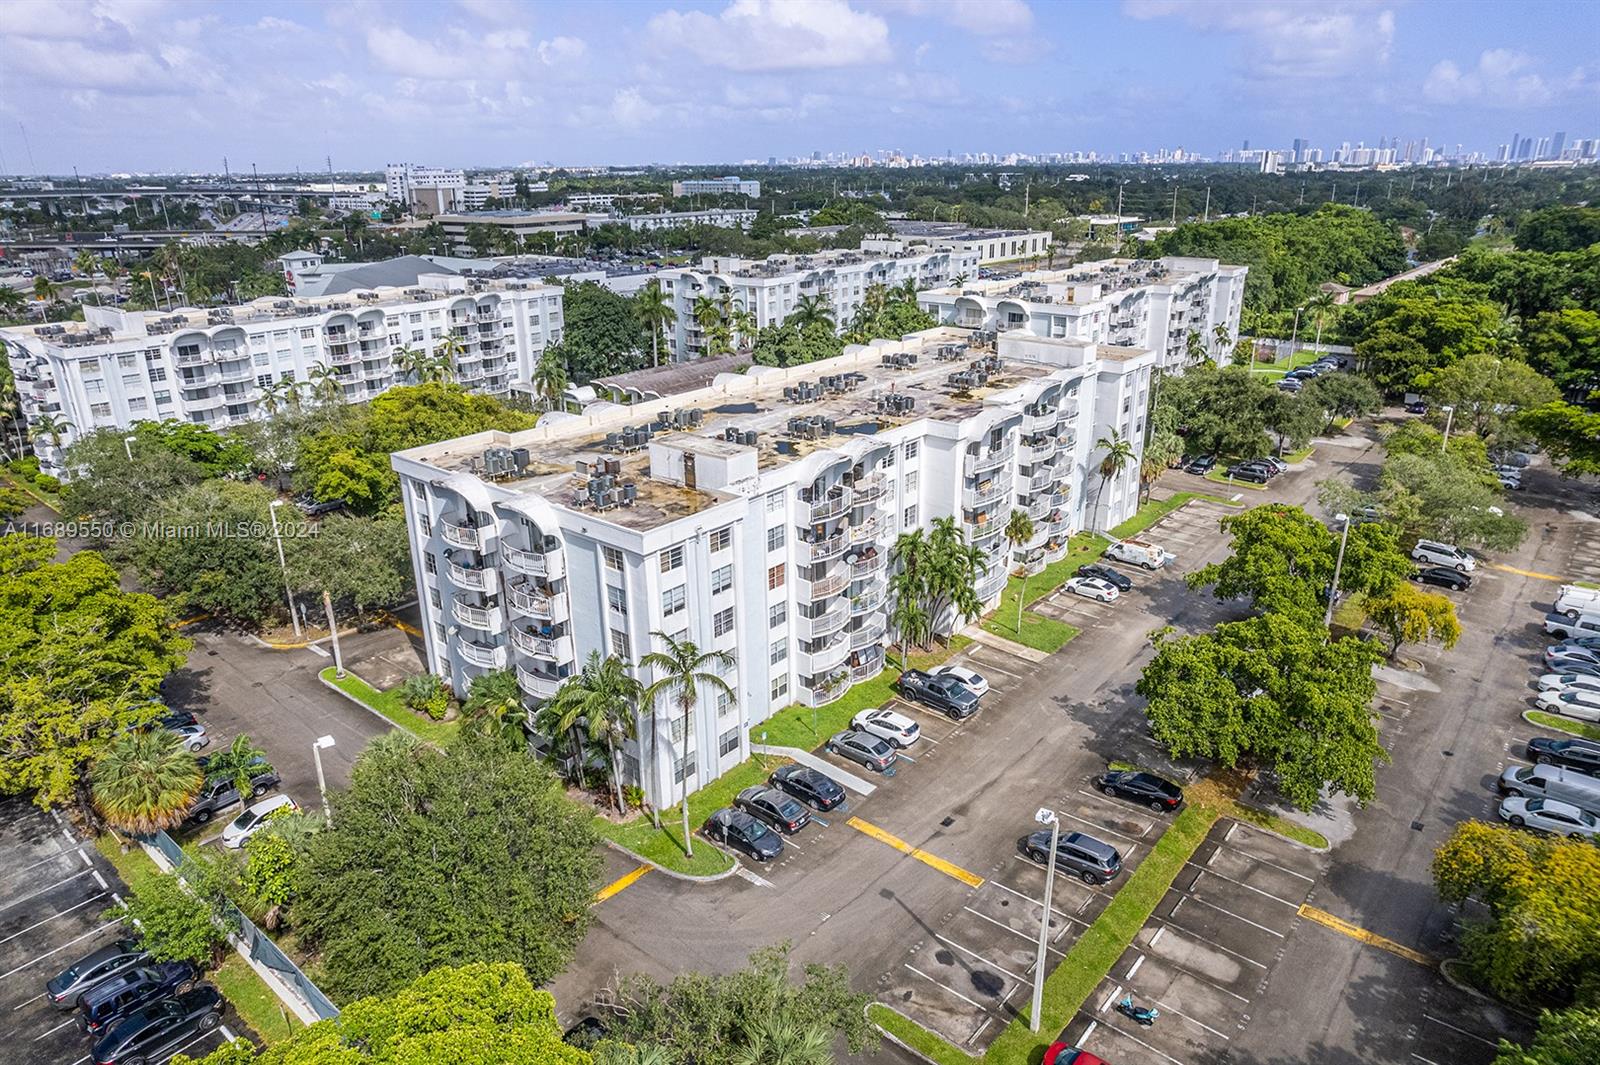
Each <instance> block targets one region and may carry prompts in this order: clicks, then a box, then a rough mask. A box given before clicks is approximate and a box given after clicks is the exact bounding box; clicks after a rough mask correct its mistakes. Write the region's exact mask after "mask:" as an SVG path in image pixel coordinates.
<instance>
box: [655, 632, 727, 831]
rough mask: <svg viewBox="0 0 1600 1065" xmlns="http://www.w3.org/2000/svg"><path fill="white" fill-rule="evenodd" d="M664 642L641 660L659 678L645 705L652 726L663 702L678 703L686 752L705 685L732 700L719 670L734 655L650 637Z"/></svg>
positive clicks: (686, 822)
mask: <svg viewBox="0 0 1600 1065" xmlns="http://www.w3.org/2000/svg"><path fill="white" fill-rule="evenodd" d="M650 635H651V636H654V637H655V638H657V639H659V640H660V641H661V642H662V645H663V647H664V648H665V649H664V650H661V651H651V652H650V653H649V654H647V655H645V656H644V657H643V658H641V659H639V665H640V666H641V667H643V668H645V669H650V670H654V671H655V673H656V679H655V680H653V681H651V682H650V684H649V685H648V686H647V687H646V688H645V689H644V703H645V705H646V706H648V707H649V708H650V713H651V715H652V724H651V727H652V728H654V727H655V725H654V721H653V718H654V715H655V712H656V708H657V705H658V704H659V703H661V702H667V703H669V704H673V703H675V704H676V705H677V707H678V709H679V710H681V711H682V712H683V746H684V749H685V751H687V749H688V746H689V736H690V727H691V724H692V722H691V719H690V715H691V714H692V713H693V712H694V704H695V700H696V698H698V695H699V691H700V688H701V687H702V686H704V687H707V688H710V689H711V690H712V691H714V692H716V693H718V694H719V695H727V696H728V697H729V698H732V697H733V689H732V688H731V687H729V686H728V682H727V681H725V680H723V679H722V674H721V673H719V672H717V670H718V669H726V668H728V667H730V666H732V665H733V663H734V658H733V655H731V654H729V653H728V652H727V651H702V650H700V648H699V647H698V646H696V645H695V643H694V641H692V640H677V639H674V638H673V637H671V636H668V635H667V634H666V633H664V632H652V633H651V634H650ZM684 757H685V759H686V760H685V762H684V767H683V853H684V856H685V857H691V858H692V857H693V856H694V844H693V843H692V842H691V841H690V838H689V765H688V762H687V755H685V756H684Z"/></svg>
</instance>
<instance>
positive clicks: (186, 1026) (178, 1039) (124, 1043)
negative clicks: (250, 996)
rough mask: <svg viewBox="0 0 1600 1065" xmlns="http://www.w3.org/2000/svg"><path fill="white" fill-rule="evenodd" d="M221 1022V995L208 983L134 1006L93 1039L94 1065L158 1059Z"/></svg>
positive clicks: (129, 1063) (125, 1064)
mask: <svg viewBox="0 0 1600 1065" xmlns="http://www.w3.org/2000/svg"><path fill="white" fill-rule="evenodd" d="M221 1023H222V995H221V994H220V993H218V991H217V989H216V988H214V987H212V986H211V985H210V984H201V985H200V986H199V987H197V988H195V989H194V990H192V991H187V992H185V993H184V994H181V995H178V996H176V997H174V998H169V999H164V1000H162V1001H160V1002H156V1003H152V1004H151V1005H148V1006H145V1007H144V1008H143V1009H139V1010H135V1011H134V1012H133V1013H130V1014H128V1015H127V1016H126V1017H124V1018H122V1019H121V1020H119V1021H118V1022H117V1023H116V1024H113V1025H112V1026H111V1029H110V1030H109V1031H107V1032H106V1034H105V1035H103V1036H101V1037H100V1040H99V1041H98V1042H97V1043H95V1045H94V1049H93V1050H92V1051H91V1052H90V1056H91V1057H92V1059H93V1060H94V1063H95V1065H133V1063H134V1062H146V1061H161V1060H162V1059H164V1058H166V1057H168V1056H169V1055H170V1054H172V1052H173V1051H175V1050H177V1048H178V1047H180V1046H182V1045H184V1044H185V1043H187V1042H188V1041H189V1040H191V1039H193V1038H194V1037H195V1036H197V1035H199V1034H201V1033H202V1032H209V1031H212V1030H214V1029H215V1028H216V1027H217V1026H218V1025H219V1024H221Z"/></svg>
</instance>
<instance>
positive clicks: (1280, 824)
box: [1228, 802, 1329, 851]
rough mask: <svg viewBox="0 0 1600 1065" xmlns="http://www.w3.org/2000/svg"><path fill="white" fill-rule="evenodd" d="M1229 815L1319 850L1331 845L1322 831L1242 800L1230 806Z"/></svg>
mask: <svg viewBox="0 0 1600 1065" xmlns="http://www.w3.org/2000/svg"><path fill="white" fill-rule="evenodd" d="M1228 816H1229V817H1232V818H1234V819H1235V820H1238V821H1244V822H1246V823H1247V824H1252V825H1255V826H1256V827H1257V828H1264V829H1266V830H1267V831H1268V832H1276V833H1277V834H1278V835H1280V836H1287V837H1288V838H1290V839H1292V840H1294V841H1295V842H1296V843H1304V844H1305V845H1306V846H1308V847H1315V848H1316V849H1317V850H1319V851H1325V850H1327V849H1328V846H1329V843H1328V837H1327V836H1324V835H1323V834H1322V833H1321V832H1317V831H1315V830H1313V829H1309V828H1307V827H1306V826H1304V825H1302V824H1298V823H1296V822H1294V821H1291V820H1289V819H1288V818H1287V817H1279V816H1278V815H1277V814H1275V813H1271V812H1269V811H1267V810H1260V809H1257V808H1256V807H1254V806H1246V805H1245V804H1244V803H1241V802H1236V803H1233V804H1232V805H1230V806H1229V807H1228Z"/></svg>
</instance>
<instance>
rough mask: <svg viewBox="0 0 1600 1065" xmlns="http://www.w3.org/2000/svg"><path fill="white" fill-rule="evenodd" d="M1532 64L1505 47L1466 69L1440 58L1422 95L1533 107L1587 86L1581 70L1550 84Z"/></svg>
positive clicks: (1482, 56)
mask: <svg viewBox="0 0 1600 1065" xmlns="http://www.w3.org/2000/svg"><path fill="white" fill-rule="evenodd" d="M1533 65H1534V59H1533V57H1532V56H1530V55H1528V54H1527V53H1526V52H1517V51H1513V50H1511V49H1509V48H1490V49H1488V50H1487V51H1485V52H1483V53H1482V54H1480V55H1479V56H1478V62H1477V65H1476V66H1474V67H1470V68H1469V69H1467V70H1462V69H1461V68H1460V67H1459V66H1457V65H1456V64H1455V63H1454V62H1452V61H1451V60H1448V59H1441V60H1440V61H1439V62H1437V63H1435V64H1434V65H1433V69H1432V70H1430V71H1428V76H1427V78H1426V79H1425V80H1424V81H1423V83H1422V95H1423V96H1425V97H1426V98H1427V99H1429V100H1431V101H1433V102H1434V103H1441V104H1461V103H1481V104H1486V105H1488V106H1490V107H1534V106H1538V105H1541V104H1548V103H1550V102H1551V101H1553V100H1555V99H1556V98H1557V97H1558V96H1561V95H1564V94H1565V93H1568V92H1574V91H1581V90H1583V89H1584V88H1585V87H1586V86H1589V85H1590V82H1589V80H1588V77H1587V76H1586V74H1585V73H1584V71H1583V69H1582V68H1579V69H1577V70H1574V71H1573V72H1572V73H1570V74H1569V75H1567V76H1566V77H1565V78H1563V79H1559V80H1556V81H1552V80H1550V79H1548V78H1546V77H1545V76H1544V75H1542V74H1540V73H1538V72H1537V71H1535V70H1534V69H1532V68H1533Z"/></svg>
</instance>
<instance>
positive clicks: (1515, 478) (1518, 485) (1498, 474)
mask: <svg viewBox="0 0 1600 1065" xmlns="http://www.w3.org/2000/svg"><path fill="white" fill-rule="evenodd" d="M1494 476H1495V480H1497V481H1499V482H1500V487H1501V488H1504V489H1506V490H1507V491H1510V492H1520V491H1522V475H1521V474H1516V473H1506V472H1505V471H1504V470H1496V471H1495V474H1494Z"/></svg>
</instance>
